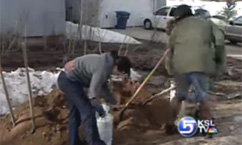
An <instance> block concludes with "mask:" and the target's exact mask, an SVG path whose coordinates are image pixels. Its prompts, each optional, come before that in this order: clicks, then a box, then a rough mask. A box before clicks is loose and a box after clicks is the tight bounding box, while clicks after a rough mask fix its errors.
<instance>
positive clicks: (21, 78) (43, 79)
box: [0, 68, 141, 116]
mask: <svg viewBox="0 0 242 145" xmlns="http://www.w3.org/2000/svg"><path fill="white" fill-rule="evenodd" d="M56 70H57V71H58V72H54V73H53V72H48V71H35V70H34V69H31V68H29V75H30V81H31V88H32V92H33V97H36V96H43V95H47V94H49V93H50V92H51V91H52V90H53V89H54V88H56V87H57V78H58V75H59V72H60V71H61V70H63V69H60V68H56ZM3 75H4V79H5V82H6V85H7V89H8V93H9V97H10V98H11V103H12V104H11V105H12V106H13V107H16V106H18V105H20V104H22V103H24V102H26V101H27V100H28V87H27V81H26V71H25V68H18V69H17V70H16V71H12V72H9V73H8V72H3ZM140 77H141V75H139V74H138V73H137V72H135V71H134V70H133V69H131V79H132V80H133V81H138V80H139V79H140ZM113 79H114V78H113ZM8 113H9V108H8V104H7V99H6V96H5V92H4V90H3V86H2V81H1V80H0V116H2V115H4V114H8Z"/></svg>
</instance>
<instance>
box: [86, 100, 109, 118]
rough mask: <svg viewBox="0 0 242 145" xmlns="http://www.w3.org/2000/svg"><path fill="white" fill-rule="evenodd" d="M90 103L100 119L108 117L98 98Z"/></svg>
mask: <svg viewBox="0 0 242 145" xmlns="http://www.w3.org/2000/svg"><path fill="white" fill-rule="evenodd" d="M90 102H91V105H92V106H93V107H94V108H95V110H96V111H97V113H98V115H99V116H100V117H102V118H103V117H105V116H106V112H105V110H104V109H103V106H102V105H101V104H100V103H99V102H98V101H97V99H96V98H93V99H91V100H90Z"/></svg>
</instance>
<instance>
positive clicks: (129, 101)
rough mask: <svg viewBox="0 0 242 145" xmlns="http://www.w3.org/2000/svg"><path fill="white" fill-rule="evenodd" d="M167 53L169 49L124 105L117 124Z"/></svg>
mask: <svg viewBox="0 0 242 145" xmlns="http://www.w3.org/2000/svg"><path fill="white" fill-rule="evenodd" d="M169 51H170V49H167V50H166V51H165V53H164V55H163V56H162V57H161V59H160V60H159V61H158V63H157V64H156V65H155V67H154V68H153V69H152V71H151V72H150V73H149V74H148V75H147V77H146V78H145V80H144V81H143V82H142V84H141V85H140V86H139V88H138V89H137V90H136V91H135V93H134V94H133V96H132V97H131V98H130V99H129V100H128V101H127V103H126V104H125V105H124V107H123V108H122V110H121V112H120V115H119V122H120V121H122V119H123V115H124V112H125V110H126V109H127V108H128V106H129V105H130V103H131V102H132V101H133V100H134V99H135V98H136V97H137V95H138V93H139V92H140V91H141V89H142V88H143V87H144V85H145V84H146V83H147V81H148V80H149V79H150V77H151V76H152V75H153V74H154V72H155V71H156V70H157V68H158V67H159V65H160V64H161V63H162V62H163V61H164V59H165V57H166V55H167V54H168V52H169Z"/></svg>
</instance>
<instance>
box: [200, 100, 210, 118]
mask: <svg viewBox="0 0 242 145" xmlns="http://www.w3.org/2000/svg"><path fill="white" fill-rule="evenodd" d="M200 113H201V118H202V119H204V120H212V115H211V112H210V107H209V102H208V101H204V102H202V103H200Z"/></svg>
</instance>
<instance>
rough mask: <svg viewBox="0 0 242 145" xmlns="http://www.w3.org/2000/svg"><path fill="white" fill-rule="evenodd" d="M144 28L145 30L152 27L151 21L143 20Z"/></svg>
mask: <svg viewBox="0 0 242 145" xmlns="http://www.w3.org/2000/svg"><path fill="white" fill-rule="evenodd" d="M144 28H145V29H146V30H150V29H152V28H153V27H152V23H151V21H150V20H145V21H144Z"/></svg>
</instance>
